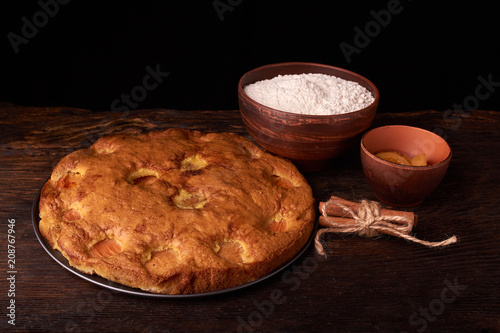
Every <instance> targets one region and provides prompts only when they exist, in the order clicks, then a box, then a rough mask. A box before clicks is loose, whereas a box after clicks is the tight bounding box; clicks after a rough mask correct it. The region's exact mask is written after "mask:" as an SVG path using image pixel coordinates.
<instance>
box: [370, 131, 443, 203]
mask: <svg viewBox="0 0 500 333" xmlns="http://www.w3.org/2000/svg"><path fill="white" fill-rule="evenodd" d="M383 151H396V152H399V153H403V154H406V155H408V156H410V157H413V156H414V155H416V154H419V153H425V156H426V159H427V161H428V165H427V166H408V165H400V164H395V163H391V162H388V161H385V160H383V159H381V158H379V157H377V156H375V155H376V154H378V153H379V152H383ZM450 160H451V149H450V146H449V145H448V144H447V143H446V141H445V140H444V139H443V138H441V137H440V136H439V135H436V134H435V133H432V132H429V131H427V130H424V129H421V128H418V127H411V126H402V125H391V126H383V127H378V128H375V129H372V130H370V131H368V132H366V133H365V134H364V135H363V137H362V139H361V163H362V165H363V172H364V174H365V177H366V179H367V180H368V182H369V183H370V184H371V186H372V188H373V191H374V192H375V195H376V196H377V198H379V199H380V200H381V201H383V202H385V203H387V204H389V205H392V206H399V207H411V206H416V205H418V204H420V203H421V202H422V201H423V200H424V199H425V198H426V197H427V196H428V195H429V194H430V193H431V192H432V191H434V190H435V189H436V187H437V186H438V185H439V183H440V182H441V180H442V179H443V177H444V175H445V173H446V170H447V169H448V166H449V164H450Z"/></svg>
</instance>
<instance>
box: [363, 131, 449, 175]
mask: <svg viewBox="0 0 500 333" xmlns="http://www.w3.org/2000/svg"><path fill="white" fill-rule="evenodd" d="M387 127H405V128H411V129H415V130H420V131H423V132H427V133H429V134H431V135H433V136H435V137H438V138H439V139H441V140H443V142H444V143H445V144H446V146H448V148H449V150H450V153H449V154H448V156H446V158H445V159H443V160H442V161H441V162H438V163H436V164H431V165H426V166H415V165H403V164H397V163H392V162H389V161H386V160H384V159H382V158H380V157H377V155H375V154H373V153H372V152H370V151H369V150H368V148H366V146H365V143H364V142H365V137H366V135H368V134H369V133H370V132H372V131H374V130H377V129H380V128H387ZM360 145H361V149H362V150H363V151H364V152H366V155H367V156H369V157H371V158H373V159H375V160H376V161H378V162H380V163H382V164H385V165H388V166H391V167H395V168H397V169H402V170H412V171H414V170H432V169H438V168H441V167H443V166H445V165H447V164H448V163H449V162H450V160H451V156H452V153H453V152H452V150H451V147H450V145H449V144H448V142H446V140H445V139H443V138H442V137H441V136H439V135H437V134H436V133H434V132H431V131H429V130H426V129H424V128H421V127H416V126H409V125H385V126H379V127H375V128H372V129H369V130H368V131H366V132H365V133H363V136H362V137H361V143H360Z"/></svg>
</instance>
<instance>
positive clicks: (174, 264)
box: [39, 129, 315, 294]
mask: <svg viewBox="0 0 500 333" xmlns="http://www.w3.org/2000/svg"><path fill="white" fill-rule="evenodd" d="M39 210H40V218H41V220H40V225H39V228H40V232H41V234H42V235H43V237H44V238H45V239H46V240H47V241H48V243H49V244H50V245H51V246H52V247H53V248H54V249H57V250H59V251H60V252H61V253H62V254H63V255H64V256H65V257H66V258H67V259H68V261H69V263H70V265H71V266H73V267H76V268H77V269H79V270H80V271H82V272H85V273H88V274H98V275H100V276H102V277H104V278H106V279H109V280H111V281H114V282H118V283H121V284H123V285H127V286H130V287H134V288H140V289H142V290H145V291H150V292H154V293H163V294H189V293H204V292H210V291H216V290H221V289H226V288H230V287H234V286H238V285H241V284H243V283H246V282H250V281H253V280H255V279H258V278H259V277H262V276H265V275H266V274H268V273H270V272H271V271H273V270H274V269H276V268H277V267H279V266H280V265H282V264H283V263H285V262H286V261H287V260H289V259H291V258H292V257H293V256H294V255H295V254H296V253H297V252H298V251H299V250H300V249H301V248H302V247H303V246H304V244H305V243H306V241H307V240H308V238H309V236H310V234H311V232H312V230H313V225H314V219H315V202H314V199H313V196H312V191H311V188H310V186H309V185H308V183H307V181H306V180H305V178H304V177H303V176H302V175H301V174H300V173H299V172H298V171H297V169H296V168H295V167H294V166H293V164H292V163H291V162H289V161H287V160H285V159H282V158H280V157H276V156H273V155H271V154H268V153H266V152H264V151H262V150H261V149H259V148H258V147H257V146H255V145H254V144H253V143H252V142H251V141H250V140H248V139H246V138H244V137H241V136H238V135H236V134H233V133H208V134H204V133H201V132H198V131H188V130H183V129H169V130H166V131H163V132H153V133H147V134H142V135H139V136H131V135H114V136H107V137H103V138H101V139H99V140H98V141H97V142H96V143H95V144H94V145H92V146H91V147H90V148H89V149H83V150H78V151H75V152H73V153H71V154H69V155H68V156H66V157H64V158H63V159H62V160H61V161H60V162H59V164H58V165H57V166H56V168H55V169H54V171H53V173H52V176H51V178H50V180H48V181H47V183H46V184H45V185H44V187H43V189H42V192H41V196H40V203H39Z"/></svg>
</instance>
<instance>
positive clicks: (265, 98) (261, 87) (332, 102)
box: [244, 73, 375, 115]
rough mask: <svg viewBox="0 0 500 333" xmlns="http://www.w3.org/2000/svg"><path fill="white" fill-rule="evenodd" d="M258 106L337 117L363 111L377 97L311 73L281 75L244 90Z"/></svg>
mask: <svg viewBox="0 0 500 333" xmlns="http://www.w3.org/2000/svg"><path fill="white" fill-rule="evenodd" d="M244 91H245V93H246V94H247V95H248V96H249V97H250V98H252V99H253V100H255V101H256V102H258V103H260V104H263V105H266V106H268V107H271V108H273V109H277V110H281V111H285V112H291V113H298V114H307V115H338V114H344V113H349V112H354V111H357V110H361V109H363V108H365V107H367V106H369V105H370V104H372V103H373V102H374V100H375V97H374V96H373V95H372V94H371V93H370V91H368V89H366V88H365V87H363V86H361V85H360V84H359V83H357V82H354V81H348V80H344V79H341V78H339V77H336V76H332V75H326V74H320V73H309V74H287V75H278V76H276V77H274V78H272V79H268V80H262V81H257V82H255V83H251V84H249V85H247V86H245V87H244Z"/></svg>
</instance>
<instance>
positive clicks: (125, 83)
mask: <svg viewBox="0 0 500 333" xmlns="http://www.w3.org/2000/svg"><path fill="white" fill-rule="evenodd" d="M41 1H42V2H44V3H45V2H49V3H50V2H53V1H55V0H41ZM393 1H394V0H390V1H366V2H358V1H351V2H347V1H283V0H282V1H263V0H253V1H252V0H217V1H214V0H208V1H180V0H176V1H100V2H93V1H77V0H73V1H69V2H68V3H67V4H60V5H59V6H58V7H59V8H58V9H57V13H56V14H55V15H54V17H49V18H48V20H47V22H46V23H45V24H41V26H40V27H39V28H38V32H37V33H36V35H35V36H33V37H32V38H29V39H28V41H27V43H24V44H20V45H18V48H19V52H18V53H15V51H14V48H13V46H12V43H11V41H9V38H8V34H9V33H14V34H17V35H19V36H22V27H23V24H24V23H23V20H22V18H23V17H26V18H27V19H28V20H29V21H30V22H33V16H34V15H35V16H36V13H37V12H39V11H41V10H42V8H41V6H40V4H39V2H38V1H22V2H20V1H18V2H10V1H9V2H6V1H4V2H2V5H1V6H2V10H1V17H0V21H1V22H0V24H1V29H2V30H1V31H0V33H1V38H2V42H1V44H0V45H1V54H2V62H1V83H2V86H1V91H0V101H7V102H12V103H16V104H20V105H26V106H68V107H78V108H85V109H92V110H95V111H101V110H110V109H111V104H112V102H113V101H114V100H116V99H117V98H120V96H121V94H130V92H131V90H132V89H133V88H134V87H136V86H137V85H142V80H143V78H144V76H145V75H146V74H147V71H146V70H145V68H146V67H147V66H150V67H151V68H155V67H156V66H159V68H160V70H161V71H162V72H168V73H169V75H168V77H166V78H164V80H163V81H162V82H161V84H160V85H159V86H158V87H157V88H156V89H153V90H151V91H148V93H147V96H146V97H145V98H144V100H142V101H140V102H139V103H137V107H136V108H156V107H160V108H174V109H181V110H189V109H237V108H238V105H237V95H236V86H237V82H238V80H239V78H240V77H241V76H242V75H243V74H244V73H245V72H246V71H248V70H250V69H252V68H254V67H257V66H261V65H265V64H269V63H276V62H285V61H308V62H318V63H325V64H329V65H334V66H338V67H343V68H346V69H349V70H352V71H355V72H358V73H359V74H361V75H364V76H366V77H367V78H369V79H370V80H371V81H373V82H374V83H375V84H376V85H377V87H378V88H379V91H380V94H381V101H380V106H379V112H405V111H414V110H424V109H435V110H447V109H459V108H461V107H460V104H463V102H464V101H465V100H467V101H468V102H471V101H474V99H473V98H472V99H471V98H469V99H467V98H468V97H470V96H475V94H476V87H477V86H478V85H479V84H480V83H481V81H480V80H478V77H479V76H482V77H483V78H485V79H486V78H488V77H490V78H491V79H492V80H493V81H495V82H500V70H499V68H500V66H499V65H498V62H499V59H500V57H499V56H500V52H499V45H498V44H499V38H498V33H499V30H500V29H499V27H500V25H499V24H498V21H499V20H498V14H497V10H496V8H495V7H494V5H495V3H494V2H489V4H486V3H485V4H481V3H480V2H478V1H474V2H472V1H471V2H464V1H461V2H455V1H454V2H451V1H450V2H448V1H444V2H443V1H433V2H430V1H418V0H413V1H410V0H401V1H400V4H399V7H398V8H399V10H400V13H398V14H393V15H391V17H390V22H389V23H388V24H386V26H385V27H383V26H380V25H379V28H380V29H379V31H376V30H374V32H373V33H371V34H372V35H373V36H372V37H370V40H369V42H368V43H366V44H367V45H364V46H363V47H361V48H359V52H358V53H353V54H351V59H350V60H351V61H348V59H347V58H346V56H345V54H344V53H343V52H342V50H341V48H340V46H339V45H340V44H341V43H342V42H344V43H347V44H350V45H352V46H355V42H354V40H355V38H356V31H355V27H358V28H359V29H361V30H365V28H366V27H367V25H368V26H371V27H374V26H376V23H375V22H376V21H375V18H374V16H373V13H374V12H375V13H380V11H381V10H385V9H386V8H387V6H388V4H390V3H391V2H393ZM13 3H15V4H13ZM214 3H218V4H219V6H223V5H220V4H226V5H227V6H229V7H226V8H225V9H226V10H225V9H224V8H222V7H219V9H216V8H215V6H214ZM39 17H42V16H39ZM370 22H371V23H370ZM42 23H43V22H42ZM358 45H359V43H358ZM498 85H500V83H499V84H498ZM495 90H496V91H493V92H491V94H489V95H488V96H487V98H484V97H483V98H482V100H480V101H479V103H477V104H478V105H477V107H478V108H479V109H487V110H495V109H498V103H499V101H500V87H495ZM481 92H482V93H485V92H487V90H484V89H483V90H481ZM476 101H478V99H476ZM473 106H476V105H473Z"/></svg>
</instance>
